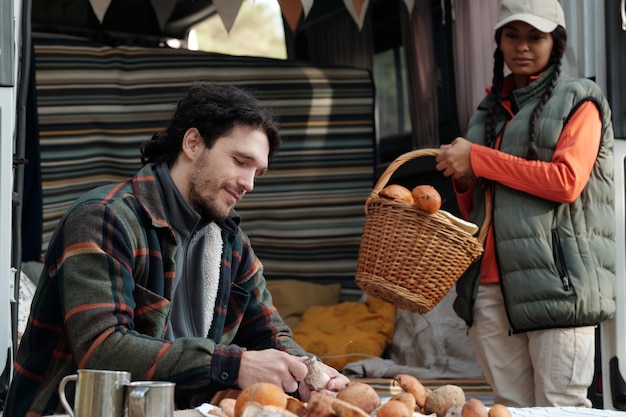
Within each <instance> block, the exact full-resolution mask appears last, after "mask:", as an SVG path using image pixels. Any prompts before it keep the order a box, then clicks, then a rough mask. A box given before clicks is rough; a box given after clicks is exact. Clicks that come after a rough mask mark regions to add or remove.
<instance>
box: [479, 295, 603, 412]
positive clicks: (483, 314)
mask: <svg viewBox="0 0 626 417" xmlns="http://www.w3.org/2000/svg"><path fill="white" fill-rule="evenodd" d="M470 334H471V336H472V339H473V341H474V346H475V350H476V356H477V358H478V362H479V363H480V367H481V369H482V370H483V373H484V375H485V379H486V380H487V382H489V384H490V385H491V387H492V389H493V392H494V402H496V403H501V404H504V405H507V406H511V407H532V406H536V407H549V406H561V407H564V406H574V407H591V401H590V400H589V399H588V398H587V390H588V388H589V386H590V385H591V383H592V380H593V373H594V355H595V328H594V327H593V326H590V327H578V328H567V329H549V330H537V331H532V332H527V333H521V334H510V327H509V324H508V320H507V316H506V312H505V310H504V301H503V299H502V292H501V291H500V286H499V285H498V284H491V285H481V286H480V288H479V290H478V298H477V300H476V304H475V306H474V324H473V326H472V327H471V328H470Z"/></svg>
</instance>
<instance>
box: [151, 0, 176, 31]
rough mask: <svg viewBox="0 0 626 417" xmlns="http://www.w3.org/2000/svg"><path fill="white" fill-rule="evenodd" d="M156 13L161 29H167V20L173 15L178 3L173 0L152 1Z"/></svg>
mask: <svg viewBox="0 0 626 417" xmlns="http://www.w3.org/2000/svg"><path fill="white" fill-rule="evenodd" d="M150 3H151V4H152V8H153V9H154V13H156V17H157V20H158V21H159V27H160V28H161V29H165V24H166V23H167V20H168V19H169V18H170V16H171V15H172V11H173V10H174V6H176V2H175V1H172V0H150Z"/></svg>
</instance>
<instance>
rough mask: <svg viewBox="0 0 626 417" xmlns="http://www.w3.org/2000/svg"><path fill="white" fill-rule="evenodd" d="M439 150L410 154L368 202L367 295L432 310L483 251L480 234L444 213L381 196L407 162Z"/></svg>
mask: <svg viewBox="0 0 626 417" xmlns="http://www.w3.org/2000/svg"><path fill="white" fill-rule="evenodd" d="M438 152H439V150H438V149H419V150H415V151H412V152H408V153H405V154H403V155H401V156H399V157H398V158H396V160H394V161H393V162H392V163H391V164H390V165H389V167H388V168H387V169H386V170H385V172H384V173H383V174H382V175H381V177H380V179H379V180H378V182H377V183H376V185H375V187H374V189H373V190H372V191H371V193H370V195H369V197H368V198H367V201H366V203H365V216H366V219H365V226H364V229H363V235H362V238H361V245H360V248H359V257H358V262H357V272H356V278H355V281H356V283H357V285H358V286H359V287H360V288H361V289H362V290H363V291H364V292H365V293H366V294H369V295H371V296H373V297H376V298H379V299H381V300H384V301H387V302H389V303H392V304H394V305H395V306H396V307H398V308H401V309H404V310H409V311H413V312H418V313H426V312H428V311H430V310H432V309H433V308H434V307H435V306H436V305H437V304H438V303H439V302H440V301H441V299H442V298H443V297H444V296H445V295H446V294H447V293H448V292H449V291H450V289H451V288H452V286H453V285H454V284H455V283H456V281H457V280H458V279H459V278H460V276H461V275H462V274H463V272H465V270H466V269H467V268H468V267H469V266H470V264H471V263H472V262H474V261H475V260H476V259H477V258H478V257H479V256H480V255H481V254H482V252H483V246H482V244H481V243H480V241H479V239H477V238H475V237H474V236H472V235H470V234H469V233H468V232H466V231H464V230H462V229H461V228H459V227H457V226H455V225H453V224H452V223H451V222H450V221H449V220H448V219H447V218H446V217H445V216H444V215H443V214H440V213H438V212H436V213H433V214H430V213H427V212H425V211H423V210H420V209H418V208H417V207H415V206H412V205H409V204H407V203H405V202H402V201H396V200H390V199H387V198H384V197H379V195H378V193H379V192H380V190H382V189H383V188H384V187H385V186H386V185H387V182H388V181H389V179H390V178H391V176H392V174H393V173H394V172H395V171H396V170H397V169H398V168H399V167H400V166H401V165H402V164H404V163H405V162H407V161H410V160H412V159H415V158H418V157H422V156H435V155H437V153H438ZM483 229H484V226H483ZM481 231H482V230H481Z"/></svg>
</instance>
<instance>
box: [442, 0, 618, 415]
mask: <svg viewBox="0 0 626 417" xmlns="http://www.w3.org/2000/svg"><path fill="white" fill-rule="evenodd" d="M495 40H496V44H497V48H496V50H495V53H494V71H493V81H492V86H491V88H490V89H489V91H488V95H487V97H486V98H485V99H484V100H483V102H482V103H481V104H480V105H479V107H478V110H477V112H476V113H475V114H474V116H473V117H472V119H471V120H470V124H469V127H468V131H467V134H466V135H465V138H456V139H455V140H454V141H453V142H452V143H451V144H450V145H443V146H442V147H441V152H440V154H439V155H438V156H437V169H438V170H440V171H443V173H444V175H446V176H449V177H452V178H453V183H454V187H455V192H456V194H457V201H458V204H459V208H460V210H461V213H462V214H463V215H464V216H466V217H468V218H469V219H470V220H472V221H473V222H475V223H477V224H482V223H483V220H484V219H485V213H486V211H487V210H490V214H491V215H492V219H491V222H490V226H489V231H488V234H487V238H486V241H485V251H484V254H483V256H482V258H481V261H480V262H477V263H475V264H474V265H472V267H471V268H470V270H468V271H467V273H466V274H465V275H464V276H463V277H462V278H461V279H460V280H459V281H458V283H457V298H456V300H455V304H454V308H455V311H456V312H457V314H458V315H459V316H460V317H462V318H463V319H464V320H465V321H466V323H467V324H468V325H469V326H471V327H470V333H471V335H472V338H473V341H474V346H475V350H476V354H477V357H478V361H479V363H480V365H481V369H482V370H483V373H484V375H485V378H486V379H487V381H488V382H489V383H490V385H491V386H492V388H493V391H494V401H495V402H499V403H503V404H505V405H509V406H515V407H527V406H587V407H590V406H591V402H590V401H589V399H588V398H587V391H588V388H589V386H590V385H591V382H592V379H593V373H594V355H595V352H594V351H595V342H594V339H595V326H596V325H597V324H598V323H600V322H601V321H603V320H606V319H608V318H610V317H612V316H613V314H614V312H615V230H614V223H613V222H614V202H613V199H614V197H613V196H614V192H613V154H612V146H613V129H612V125H611V111H610V108H609V105H608V103H607V101H606V99H605V97H604V95H603V94H602V92H601V90H600V89H599V88H598V86H597V85H596V84H595V83H593V82H592V81H589V80H586V79H577V78H571V77H568V76H566V75H564V74H562V73H561V58H562V56H563V52H564V51H565V45H566V32H565V19H564V15H563V10H562V9H561V7H560V5H559V3H558V1H557V0H525V1H519V0H504V1H503V2H502V6H501V9H500V13H499V16H498V22H497V24H496V26H495ZM504 65H506V67H507V68H508V69H509V70H510V71H511V73H510V74H509V75H508V76H506V77H505V76H504Z"/></svg>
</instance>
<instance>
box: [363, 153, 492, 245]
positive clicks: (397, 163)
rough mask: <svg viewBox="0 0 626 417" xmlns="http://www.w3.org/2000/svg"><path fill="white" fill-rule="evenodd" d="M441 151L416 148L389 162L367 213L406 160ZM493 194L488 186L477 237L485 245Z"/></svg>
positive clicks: (379, 179) (372, 196)
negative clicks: (482, 217) (483, 216)
mask: <svg viewBox="0 0 626 417" xmlns="http://www.w3.org/2000/svg"><path fill="white" fill-rule="evenodd" d="M439 152H440V150H439V149H438V148H423V149H416V150H414V151H410V152H407V153H404V154H402V155H400V156H398V157H397V158H396V159H394V160H393V162H391V164H389V166H388V167H387V169H386V170H385V171H384V172H383V173H382V174H381V175H380V178H378V181H376V185H374V188H373V189H372V191H371V192H370V195H369V196H368V197H367V201H366V202H365V213H366V214H367V206H368V204H369V202H370V201H371V200H374V199H376V198H378V197H379V195H378V193H379V192H380V190H382V189H383V188H385V186H386V185H387V183H388V182H389V180H390V179H391V177H392V175H393V174H394V172H396V171H397V170H398V168H400V167H401V166H402V165H404V164H405V163H406V162H408V161H411V160H413V159H416V158H419V157H422V156H437V155H438V154H439ZM492 195H493V193H492V189H491V186H488V187H487V188H486V190H485V219H484V221H483V224H482V226H481V227H480V231H479V233H478V237H477V239H478V241H479V242H480V243H481V244H482V245H483V246H484V244H485V240H486V239H487V231H488V230H489V224H490V223H491V206H492V204H493V201H492Z"/></svg>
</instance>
